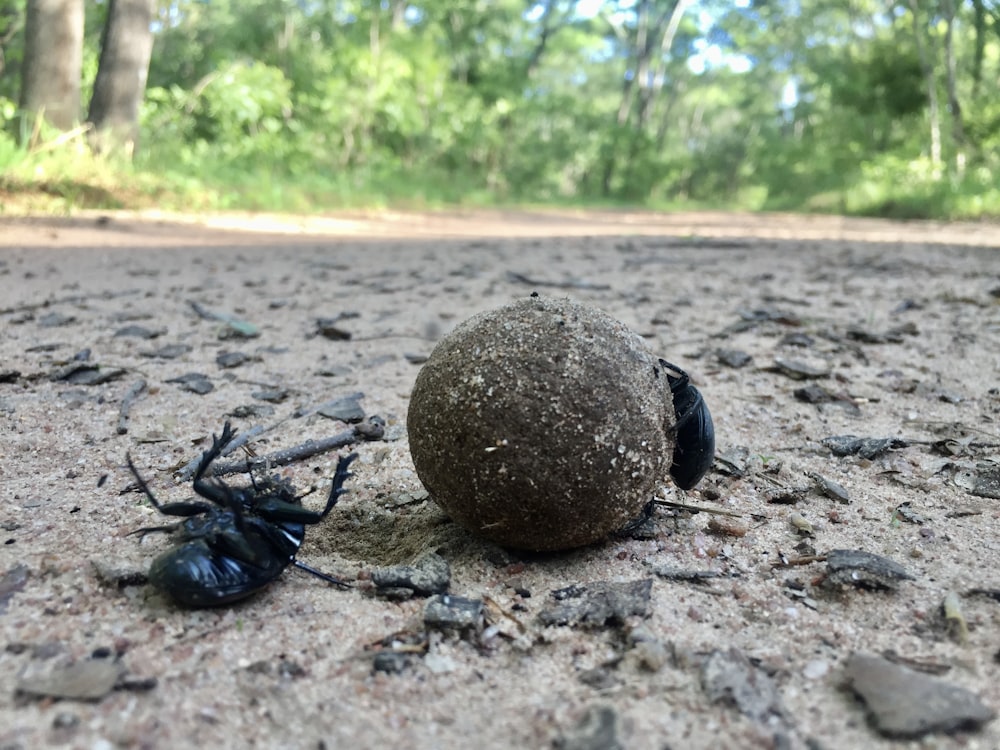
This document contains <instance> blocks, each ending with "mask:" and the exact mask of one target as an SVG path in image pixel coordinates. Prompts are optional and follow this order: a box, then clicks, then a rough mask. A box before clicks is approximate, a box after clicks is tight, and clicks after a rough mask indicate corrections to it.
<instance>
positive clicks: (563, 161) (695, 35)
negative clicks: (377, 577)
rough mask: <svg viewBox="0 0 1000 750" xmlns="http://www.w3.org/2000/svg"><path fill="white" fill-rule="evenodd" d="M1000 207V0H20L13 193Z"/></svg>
mask: <svg viewBox="0 0 1000 750" xmlns="http://www.w3.org/2000/svg"><path fill="white" fill-rule="evenodd" d="M513 204H516V205H535V206H537V205H556V204H557V205H567V204H569V205H583V206H594V205H602V206H608V205H629V206H647V207H650V208H657V209H671V208H699V207H712V208H739V209H750V210H796V211H814V212H829V213H853V214H865V215H881V216H889V217H895V218H931V217H934V218H985V217H997V216H1000V7H998V3H995V2H992V1H991V0H968V1H967V2H962V0H899V1H892V0H848V1H846V2H845V0H810V2H801V0H742V1H741V0H736V2H715V1H714V0H702V1H701V2H693V1H692V0H620V1H615V0H608V1H604V0H540V1H537V2H536V1H535V0H423V2H416V3H410V2H405V0H380V1H376V2H357V1H352V0H347V1H341V0H239V1H237V0H170V1H169V2H163V1H162V0H0V213H12V212H22V211H38V210H44V211H53V210H54V211H63V210H72V209H74V208H79V207H97V208H136V207H151V206H155V207H159V208H171V209H178V210H192V209H194V210H202V209H254V210H258V209H264V210H274V211H301V212H323V211H333V210H337V209H344V208H354V207H373V206H374V207H378V206H394V207H410V208H427V207H438V206H448V205H475V206H484V205H486V206H490V205H513Z"/></svg>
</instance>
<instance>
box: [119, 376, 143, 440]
mask: <svg viewBox="0 0 1000 750" xmlns="http://www.w3.org/2000/svg"><path fill="white" fill-rule="evenodd" d="M145 392H146V381H145V380H143V379H142V378H139V379H138V380H137V381H135V382H134V383H132V385H131V386H129V389H128V390H127V391H125V397H124V398H123V399H122V405H121V406H120V407H119V408H118V429H117V432H118V434H119V435H124V434H125V433H126V432H128V413H129V410H130V409H131V408H132V404H134V403H135V401H136V399H138V398H139V396H141V395H142V394H143V393H145Z"/></svg>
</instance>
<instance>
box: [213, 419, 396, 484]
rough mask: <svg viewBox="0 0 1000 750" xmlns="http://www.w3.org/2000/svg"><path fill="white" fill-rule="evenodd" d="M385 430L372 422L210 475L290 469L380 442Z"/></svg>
mask: <svg viewBox="0 0 1000 750" xmlns="http://www.w3.org/2000/svg"><path fill="white" fill-rule="evenodd" d="M383 431H384V428H383V426H382V425H381V424H380V423H378V422H368V423H367V424H360V425H352V426H351V428H350V429H347V430H344V431H343V432H338V433H337V434H336V435H331V436H330V437H328V438H323V439H322V440H307V441H305V442H304V443H300V444H299V445H296V446H293V447H291V448H286V449H285V450H280V451H275V452H274V453H268V454H267V455H265V456H253V457H252V458H249V459H248V460H245V461H230V462H229V463H227V464H222V465H221V466H220V465H219V464H213V465H212V466H211V467H209V471H207V472H206V475H208V476H215V477H219V476H225V475H227V474H237V473H239V472H241V471H248V470H252V469H256V468H259V467H262V466H287V465H288V464H290V463H294V462H295V461H302V460H304V459H306V458H312V457H313V456H315V455H317V454H320V453H326V452H328V451H332V450H336V449H337V448H344V447H346V446H348V445H353V444H354V443H357V442H358V441H360V440H379V439H380V438H381V437H382V434H383Z"/></svg>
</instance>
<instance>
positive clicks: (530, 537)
mask: <svg viewBox="0 0 1000 750" xmlns="http://www.w3.org/2000/svg"><path fill="white" fill-rule="evenodd" d="M674 421H675V420H674V408H673V400H672V396H671V392H670V385H669V382H668V380H667V376H666V373H665V371H664V370H663V366H662V365H661V363H660V361H659V360H658V359H657V357H655V356H654V355H653V354H652V353H651V352H650V351H649V350H648V349H647V348H646V345H645V343H644V342H643V341H642V339H641V338H639V336H637V335H636V334H635V333H633V332H632V331H630V330H629V329H628V328H627V327H626V326H625V325H624V324H623V323H621V322H619V321H617V320H615V319H614V318H612V317H611V316H609V315H608V314H606V313H604V312H602V311H600V310H598V309H596V308H594V307H591V306H588V305H584V304H580V303H577V302H573V301H571V300H568V299H550V298H545V297H539V296H535V295H533V296H532V297H530V298H527V299H523V300H520V301H518V302H515V303H513V304H510V305H506V306H504V307H501V308H498V309H496V310H492V311H489V312H485V313H481V314H479V315H477V316H475V317H473V318H471V319H469V320H467V321H465V322H464V323H462V324H461V325H459V326H458V327H457V328H456V329H455V330H454V331H453V332H452V333H450V334H448V335H447V336H445V337H444V338H443V339H442V340H441V341H440V342H439V343H438V345H437V346H436V347H435V348H434V351H433V352H432V353H431V355H430V357H429V358H428V360H427V362H426V363H425V364H424V366H423V368H422V369H421V370H420V373H419V374H418V375H417V380H416V383H415V385H414V388H413V393H412V396H411V399H410V406H409V412H408V415H407V431H408V433H409V440H410V453H411V455H412V457H413V463H414V466H415V468H416V470H417V474H418V476H419V477H420V480H421V481H422V482H423V483H424V486H425V487H426V488H427V490H428V492H429V493H430V495H431V496H432V497H433V499H434V500H435V501H436V502H437V503H438V504H439V505H440V506H441V507H442V508H443V509H444V510H445V512H446V513H448V515H449V516H451V517H452V518H453V519H454V520H455V521H457V522H458V523H460V524H461V525H462V526H464V527H466V528H467V529H469V530H470V531H472V532H474V533H476V534H478V535H480V536H482V537H485V538H486V539H489V540H491V541H493V542H496V543H498V544H501V545H504V546H508V547H514V548H519V549H527V550H538V551H544V550H560V549H568V548H571V547H577V546H581V545H585V544H589V543H592V542H596V541H598V540H600V539H603V538H604V537H606V536H607V535H608V534H609V533H611V532H613V531H616V530H618V529H621V528H623V527H625V526H627V525H628V523H629V522H630V521H633V520H635V519H636V518H637V517H639V516H640V515H641V514H642V511H643V508H644V507H645V505H646V504H647V503H648V502H649V501H650V500H651V499H652V498H653V496H654V494H655V492H656V490H657V489H658V487H659V486H660V485H661V483H663V482H664V481H665V480H666V477H667V476H668V474H669V472H670V466H671V463H672V460H673V458H672V457H673V453H674V439H673V431H672V429H671V428H672V427H673V425H674Z"/></svg>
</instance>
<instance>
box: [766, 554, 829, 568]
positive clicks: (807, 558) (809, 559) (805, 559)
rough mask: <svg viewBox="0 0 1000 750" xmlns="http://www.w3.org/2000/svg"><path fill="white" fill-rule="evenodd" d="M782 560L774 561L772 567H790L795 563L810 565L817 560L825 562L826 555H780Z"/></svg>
mask: <svg viewBox="0 0 1000 750" xmlns="http://www.w3.org/2000/svg"><path fill="white" fill-rule="evenodd" d="M782 558H783V560H782V562H778V563H775V564H774V565H772V566H771V567H772V568H791V567H794V566H796V565H812V564H813V563H817V562H826V555H803V556H802V557H793V558H791V559H789V558H785V557H784V555H782Z"/></svg>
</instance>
